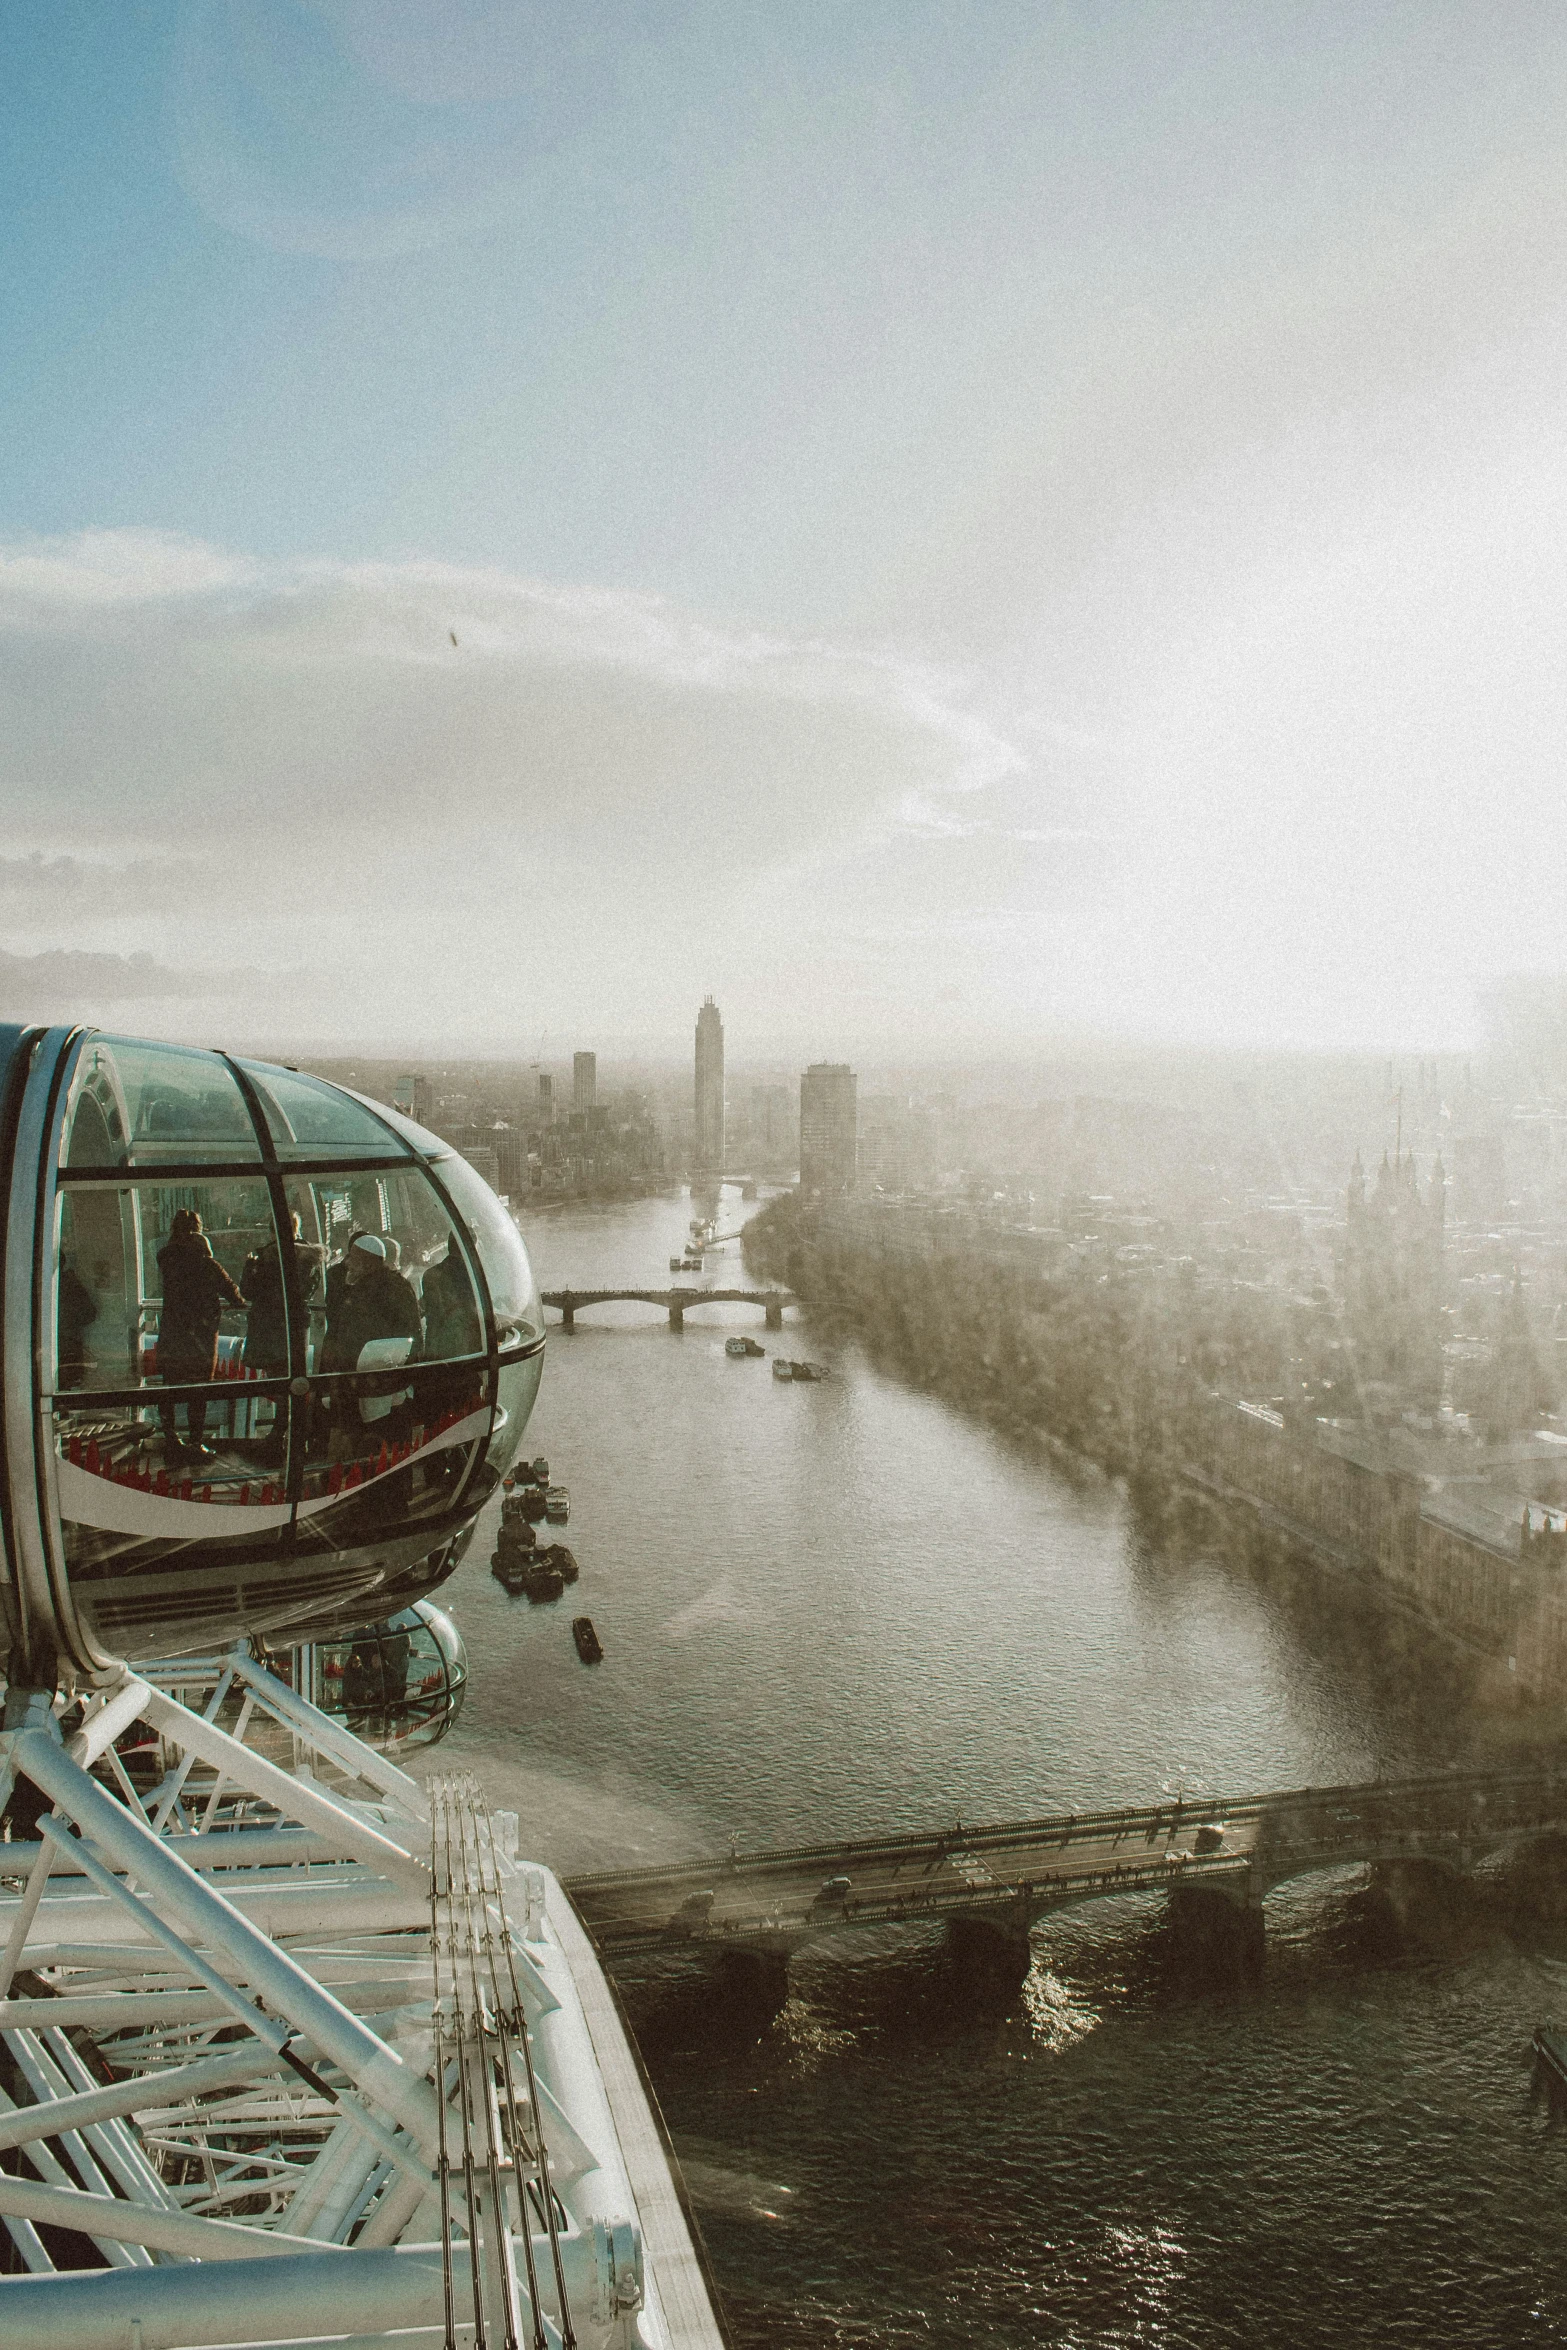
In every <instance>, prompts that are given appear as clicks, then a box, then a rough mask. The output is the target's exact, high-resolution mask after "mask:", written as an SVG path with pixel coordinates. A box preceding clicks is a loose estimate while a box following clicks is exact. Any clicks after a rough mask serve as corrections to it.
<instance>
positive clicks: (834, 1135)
mask: <svg viewBox="0 0 1567 2350" xmlns="http://www.w3.org/2000/svg"><path fill="white" fill-rule="evenodd" d="M858 1093H859V1080H858V1079H857V1078H856V1076H855V1074H854V1071H853V1070H852V1069H851V1068H850V1067H849V1065H848V1063H847V1062H846V1061H813V1062H812V1064H811V1066H810V1068H809V1069H807V1070H806V1072H805V1075H804V1076H803V1077H802V1078H801V1079H800V1196H801V1198H802V1199H833V1198H841V1197H842V1196H843V1194H844V1193H845V1192H850V1191H852V1190H853V1189H854V1177H855V1160H856V1154H857V1151H858V1147H859V1102H858Z"/></svg>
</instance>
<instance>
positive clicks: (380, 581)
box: [0, 532, 1029, 1039]
mask: <svg viewBox="0 0 1567 2350" xmlns="http://www.w3.org/2000/svg"><path fill="white" fill-rule="evenodd" d="M0 680H3V684H4V690H5V693H6V699H7V707H8V737H7V744H6V750H5V763H4V776H3V783H0V810H3V813H4V816H5V819H6V826H7V834H6V837H7V844H8V848H9V851H10V854H9V855H8V856H7V857H6V858H5V859H4V860H0V904H4V906H5V907H6V909H7V911H8V914H10V915H11V916H12V917H13V920H12V943H13V946H17V947H26V948H29V949H31V950H32V951H33V952H34V953H37V952H40V951H42V950H44V949H47V948H56V947H67V946H69V947H71V948H75V949H81V950H91V951H94V952H97V953H100V954H110V955H118V956H122V957H123V956H127V955H131V954H152V955H155V956H157V957H160V958H163V959H164V960H165V961H166V962H167V963H168V965H169V967H170V968H171V969H172V968H182V967H185V966H187V965H188V966H189V967H190V968H193V969H194V968H197V967H199V968H200V969H201V970H203V971H204V972H205V973H207V974H209V975H211V974H214V973H216V974H219V975H220V976H221V974H223V973H224V972H226V971H234V970H238V969H245V970H251V969H261V970H271V971H272V972H274V973H276V974H278V975H279V977H278V987H279V991H280V992H279V993H278V995H277V997H276V999H275V1001H274V1002H273V1004H272V1005H271V1006H270V1007H269V1011H268V1018H269V1020H275V1019H276V1018H277V1017H280V1016H283V1015H287V1016H289V1017H306V1018H307V1019H308V1021H309V1023H310V1024H311V1028H312V1033H319V1034H322V1035H330V1034H333V1033H339V1034H343V1033H347V1034H354V1035H357V1036H363V1035H365V1034H367V1033H372V1032H375V1033H380V1032H384V1031H386V1030H387V1029H389V1028H390V1029H397V1030H401V1031H403V1032H406V1029H407V1024H408V1022H409V1021H410V1020H411V1019H415V1018H417V1019H419V1020H422V1021H425V1022H427V1023H429V1024H430V1028H431V1029H439V1030H440V1031H442V1032H446V1033H450V1034H453V1035H466V1036H468V1037H469V1038H473V1039H478V1038H481V1037H489V1038H498V1037H504V1036H506V1035H508V1034H511V1033H513V1031H514V1027H515V1023H516V1022H517V1021H518V1020H519V1019H526V1020H527V1021H528V1022H530V1023H536V1021H537V1019H538V1017H539V1016H540V1007H543V1016H545V1017H562V1018H564V1017H568V1016H570V1015H571V1014H572V1013H573V1012H576V1013H578V1014H579V1015H580V1016H583V1017H590V1018H594V1019H598V1020H601V1021H602V1020H606V1019H611V1018H612V1019H613V1020H614V1024H615V1025H616V1026H617V1028H620V1029H622V1030H623V1029H624V1028H625V1026H626V1008H627V1002H628V999H629V1001H631V1002H633V1003H635V1004H637V1005H639V1006H640V1007H642V1009H643V1010H644V1011H645V1012H646V1014H647V1015H648V1016H649V1017H650V1018H651V1019H653V1020H654V1021H656V1022H659V1023H661V1022H662V1021H663V1020H664V1019H665V1018H667V1017H674V1016H678V1017H679V1018H680V1019H681V1020H682V1022H683V1020H684V1017H685V1014H686V1011H687V1009H688V999H689V998H691V997H692V995H693V991H695V992H696V993H697V994H700V992H701V990H702V988H703V987H705V986H706V985H707V984H710V983H711V982H712V980H713V979H714V978H715V977H716V976H718V975H719V972H718V971H715V966H719V967H722V966H725V965H726V964H727V965H734V964H737V963H738V964H740V965H741V966H742V967H743V965H744V962H745V960H746V959H747V958H749V960H750V962H751V963H752V965H753V966H754V965H755V964H756V962H757V960H758V958H759V957H760V958H762V959H764V960H765V961H766V963H767V973H766V976H765V977H762V976H760V975H758V974H754V973H753V976H757V977H758V983H759V986H760V988H761V990H762V991H763V992H766V991H767V990H769V989H771V988H772V987H774V986H775V985H776V984H777V981H778V977H779V974H780V972H782V973H783V974H784V975H785V977H786V979H787V976H788V974H789V970H790V965H791V962H792V960H793V957H792V944H791V925H794V926H795V935H797V934H798V927H797V926H798V924H799V922H800V921H801V920H802V919H803V918H804V917H806V916H807V915H810V914H812V913H813V911H814V910H815V909H816V908H817V907H818V905H819V903H820V902H821V901H822V899H823V897H824V895H825V894H830V892H829V891H828V890H827V877H830V876H832V875H833V874H835V873H844V874H847V873H852V872H854V871H856V870H858V869H859V867H860V866H861V865H862V864H863V862H864V861H865V860H866V859H867V858H870V859H872V860H874V859H875V858H876V857H877V856H878V855H880V854H881V853H883V852H884V851H885V850H886V849H887V847H888V846H889V844H895V843H896V842H897V841H898V840H899V839H900V838H902V837H905V836H907V837H909V838H911V839H912V838H914V837H916V836H917V835H920V834H922V833H926V832H929V831H930V830H932V829H933V828H934V829H936V830H938V831H939V830H940V829H941V811H942V810H943V809H944V808H945V807H947V806H949V805H951V806H953V807H955V808H957V809H959V810H961V812H962V813H961V824H962V826H964V827H977V828H979V829H983V828H984V827H985V825H986V824H987V823H988V822H989V821H990V819H989V816H988V814H987V810H988V808H989V806H990V803H991V802H992V801H993V800H994V799H995V798H996V796H997V795H999V794H1006V795H1009V797H1008V803H1007V804H1008V811H1009V813H1008V821H1009V822H1011V821H1012V815H1013V803H1014V802H1015V800H1016V797H1017V795H1018V794H1019V793H1023V794H1024V795H1025V796H1026V794H1027V792H1028V788H1029V784H1028V771H1027V762H1026V760H1025V758H1024V756H1023V754H1022V753H1020V751H1019V750H1018V749H1017V748H1016V746H1015V745H1014V744H1013V743H1012V741H1011V740H1010V739H1009V737H1008V735H1007V733H1006V732H1005V730H1004V729H1003V728H1001V727H999V726H998V725H996V724H995V723H994V722H993V721H992V720H990V719H989V718H988V717H987V716H986V715H985V713H984V712H983V711H982V710H980V709H978V708H977V707H976V706H975V705H974V703H973V702H972V700H971V699H970V697H969V696H968V694H967V692H966V690H965V686H964V682H963V680H962V679H961V678H960V677H958V676H957V675H956V674H954V673H951V672H948V671H943V670H939V669H937V668H935V667H934V666H930V665H926V664H922V663H920V662H918V661H915V660H911V659H908V658H905V657H902V656H900V655H898V654H896V653H895V652H891V651H888V650H886V649H884V648H870V649H865V650H861V649H855V648H849V647H843V646H838V645H834V644H831V643H828V642H824V641H820V640H813V639H808V638H787V637H784V636H782V635H779V634H776V633H772V634H769V633H763V632H759V631H754V630H749V631H748V630H739V629H724V628H721V627H718V626H716V625H714V624H712V623H711V622H708V621H705V620H703V619H701V618H699V617H697V616H694V615H691V614H689V613H685V612H682V611H680V610H679V609H678V608H676V607H675V606H673V605H671V604H668V603H666V602H663V601H661V600H659V599H657V598H652V597H639V596H633V595H625V594H616V593H609V592H605V591H601V590H596V589H587V588H572V587H562V586H557V585H552V584H549V583H545V582H539V581H530V580H525V579H520V578H517V577H515V576H512V575H510V574H507V573H504V572H501V571H497V570H481V569H473V568H462V567H457V566H453V565H449V564H439V563H432V562H408V563H402V564H388V563H377V564H343V563H334V562H328V561H313V562H302V563H295V564H288V565H270V566H269V565H264V564H260V563H256V562H253V561H251V560H249V559H247V558H245V557H243V556H238V555H233V554H230V553H228V552H226V551H224V550H222V549H219V548H213V547H208V546H202V545H199V544H194V543H191V542H188V541H183V540H180V539H177V538H172V537H169V536H166V535H163V534H156V533H144V532H135V533H132V532H127V533H117V532H93V533H88V534H84V535H82V536H80V537H77V538H72V539H62V540H53V541H42V542H31V543H27V544H24V545H18V546H11V547H0ZM849 918H850V919H851V921H852V919H853V913H852V909H849ZM290 974H292V976H289V975H290ZM230 992H233V991H232V990H231V991H230ZM798 992H799V993H800V994H801V995H802V996H804V995H807V994H808V993H809V989H808V987H800V988H799V989H798Z"/></svg>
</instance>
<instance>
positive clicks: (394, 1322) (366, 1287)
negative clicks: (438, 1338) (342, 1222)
mask: <svg viewBox="0 0 1567 2350" xmlns="http://www.w3.org/2000/svg"><path fill="white" fill-rule="evenodd" d="M326 1317H327V1318H326V1343H325V1345H324V1346H323V1348H322V1353H321V1368H322V1369H323V1370H324V1371H353V1370H357V1368H358V1365H359V1356H360V1352H361V1349H362V1348H364V1347H365V1346H367V1345H368V1344H369V1342H370V1341H371V1339H373V1338H410V1339H412V1340H413V1347H412V1348H411V1349H410V1352H411V1353H412V1352H417V1349H418V1345H419V1341H420V1339H421V1337H422V1336H423V1334H424V1324H423V1322H422V1320H421V1318H420V1313H419V1300H418V1298H417V1297H416V1296H415V1295H414V1292H413V1286H412V1284H411V1283H410V1282H408V1281H406V1280H405V1279H404V1277H403V1275H402V1274H401V1273H399V1272H398V1271H397V1270H396V1269H395V1268H394V1267H393V1266H392V1265H391V1264H390V1263H389V1262H388V1260H387V1254H386V1243H385V1241H384V1240H383V1239H382V1238H381V1236H380V1234H379V1233H378V1232H360V1233H356V1234H355V1236H354V1238H353V1240H352V1241H351V1242H350V1243H349V1246H348V1251H347V1254H346V1255H345V1257H344V1259H343V1262H342V1264H341V1265H337V1266H334V1267H333V1269H332V1272H331V1273H329V1274H328V1276H327V1295H326ZM371 1392H374V1390H372V1391H371ZM355 1395H356V1390H354V1389H352V1388H349V1389H348V1390H347V1391H346V1392H340V1393H339V1395H338V1396H336V1397H334V1399H333V1404H332V1412H333V1422H334V1426H335V1428H336V1431H337V1437H338V1444H339V1446H341V1445H347V1447H348V1449H350V1450H352V1449H354V1448H355V1445H356V1444H357V1441H358V1438H359V1435H360V1430H361V1419H360V1414H359V1411H358V1408H357V1404H356V1401H355ZM335 1449H338V1446H334V1450H335Z"/></svg>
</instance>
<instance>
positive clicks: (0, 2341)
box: [0, 2181, 636, 2350]
mask: <svg viewBox="0 0 1567 2350" xmlns="http://www.w3.org/2000/svg"><path fill="white" fill-rule="evenodd" d="M6 2183H7V2184H14V2183H15V2182H11V2181H8V2182H6ZM193 2224H195V2225H200V2226H205V2227H220V2226H223V2225H224V2224H225V2223H224V2222H221V2221H216V2220H206V2221H200V2222H195V2223H193ZM233 2232H234V2233H235V2234H238V2235H244V2234H246V2233H252V2234H253V2233H254V2231H247V2230H245V2229H242V2228H240V2229H234V2230H233ZM630 2238H631V2231H629V2230H627V2229H624V2228H621V2229H616V2230H615V2231H614V2234H613V2236H612V2234H611V2231H610V2230H609V2229H608V2228H606V2227H605V2226H604V2225H603V2224H602V2223H601V2222H600V2223H595V2224H594V2225H593V2226H591V2227H590V2228H588V2229H587V2230H586V2231H585V2232H584V2233H583V2234H582V2235H580V2236H571V2237H568V2238H567V2239H566V2241H565V2242H564V2243H563V2244H562V2246H561V2252H562V2255H563V2259H564V2265H565V2272H566V2287H567V2292H568V2295H569V2298H570V2302H571V2311H572V2316H573V2318H574V2319H575V2320H576V2323H577V2328H578V2333H577V2338H578V2340H579V2342H582V2343H584V2344H587V2343H589V2342H591V2343H593V2344H595V2345H597V2344H602V2343H605V2342H608V2341H614V2342H617V2343H618V2342H620V2341H623V2340H625V2339H627V2338H634V2337H628V2336H627V2335H622V2334H620V2333H619V2332H618V2331H617V2332H614V2333H612V2332H611V2331H610V2328H611V2326H612V2325H613V2322H614V2316H615V2311H616V2306H617V2293H616V2287H617V2283H618V2282H619V2280H620V2279H621V2278H622V2277H624V2275H625V2274H626V2273H627V2264H628V2261H629V2260H631V2259H633V2258H635V2257H636V2254H635V2248H634V2246H633V2244H632V2243H631V2240H630ZM616 2239H623V2240H622V2241H617V2240H616ZM277 2241H278V2239H277V2238H275V2237H274V2238H273V2242H274V2243H277ZM540 2244H541V2249H542V2240H540ZM284 2249H286V2251H287V2253H288V2255H289V2256H288V2257H287V2258H283V2259H273V2260H268V2261H266V2262H265V2263H263V2262H262V2261H259V2260H257V2261H254V2262H252V2263H251V2264H249V2265H248V2266H247V2267H244V2268H235V2267H227V2268H225V2269H215V2268H213V2267H212V2266H209V2265H208V2263H207V2262H206V2261H203V2262H201V2263H200V2264H198V2265H196V2266H192V2267H189V2268H160V2269H150V2270H116V2271H114V2272H112V2273H108V2274H106V2273H104V2272H103V2271H101V2270H100V2271H98V2272H96V2273H94V2272H86V2273H82V2272H78V2273H76V2274H74V2275H70V2276H61V2277H52V2276H51V2277H40V2278H38V2279H37V2280H36V2282H35V2281H34V2280H32V2279H30V2278H26V2277H15V2278H12V2279H9V2280H8V2281H7V2282H6V2283H5V2284H3V2285H0V2350H127V2345H128V2344H130V2343H132V2342H135V2341H136V2340H137V2339H138V2338H139V2339H140V2342H141V2345H142V2350H178V2346H179V2345H184V2344H188V2343H192V2342H224V2343H233V2344H242V2343H258V2344H259V2343H269V2344H276V2343H281V2342H309V2343H317V2342H320V2341H322V2340H323V2339H324V2338H325V2339H331V2338H333V2337H336V2338H338V2339H341V2337H342V2336H343V2335H344V2334H345V2333H346V2334H348V2335H349V2336H350V2337H351V2338H359V2339H365V2338H368V2339H370V2340H378V2339H379V2338H380V2337H381V2336H382V2335H383V2334H386V2335H391V2336H393V2337H394V2338H395V2339H396V2340H397V2341H399V2342H402V2341H405V2340H409V2341H414V2340H418V2339H419V2338H420V2336H419V2333H418V2332H416V2331H415V2329H423V2328H427V2327H433V2328H436V2329H439V2330H438V2331H437V2332H436V2334H435V2336H434V2339H435V2340H436V2341H437V2342H438V2341H440V2340H442V2339H443V2338H444V2327H445V2316H444V2302H445V2286H444V2281H443V2278H442V2271H441V2248H440V2246H439V2245H438V2244H399V2245H395V2246H389V2247H387V2248H385V2249H382V2250H378V2251H370V2252H366V2251H362V2250H360V2249H359V2248H358V2247H355V2249H353V2250H352V2251H345V2250H338V2251H333V2250H330V2249H328V2248H326V2247H324V2246H322V2245H319V2244H311V2245H307V2246H304V2247H302V2248H301V2247H300V2246H298V2245H293V2246H286V2247H284ZM451 2264H452V2288H453V2293H454V2297H455V2298H456V2301H457V2306H458V2309H459V2310H468V2311H471V2310H472V2307H473V2286H472V2282H471V2274H472V2272H471V2268H470V2264H469V2257H468V2247H467V2245H466V2244H462V2243H456V2244H453V2245H452V2247H451ZM144 2280H145V2282H144ZM518 2282H519V2285H520V2284H521V2279H520V2278H519V2280H518ZM543 2298H544V2304H545V2306H544V2318H545V2329H546V2339H547V2340H548V2341H549V2342H550V2343H551V2345H552V2346H553V2345H555V2344H556V2343H558V2342H559V2339H560V2335H559V2333H558V2331H557V2327H556V2321H555V2308H554V2297H553V2294H552V2293H551V2292H549V2291H548V2289H546V2293H545V2295H544V2297H543ZM621 2305H622V2306H625V2304H624V2303H622V2304H621ZM524 2306H526V2299H525V2296H524ZM13 2311H14V2314H12V2312H13ZM595 2318H596V2320H597V2322H594V2320H595ZM584 2320H586V2321H587V2330H586V2331H584V2330H583V2329H584ZM470 2327H471V2318H460V2319H459V2328H460V2334H461V2338H462V2339H463V2340H465V2341H466V2340H470V2339H471V2332H470ZM133 2329H136V2330H135V2331H133Z"/></svg>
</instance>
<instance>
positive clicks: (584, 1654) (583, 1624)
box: [571, 1616, 604, 1665]
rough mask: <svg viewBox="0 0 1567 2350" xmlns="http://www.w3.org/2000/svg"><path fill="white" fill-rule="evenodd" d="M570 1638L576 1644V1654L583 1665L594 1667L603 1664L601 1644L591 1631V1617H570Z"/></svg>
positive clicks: (592, 1630) (595, 1634) (596, 1635)
mask: <svg viewBox="0 0 1567 2350" xmlns="http://www.w3.org/2000/svg"><path fill="white" fill-rule="evenodd" d="M571 1637H572V1639H573V1640H574V1641H575V1642H576V1644H577V1654H578V1656H580V1657H581V1659H582V1661H583V1663H584V1664H585V1665H596V1664H600V1663H602V1662H603V1657H604V1647H603V1643H602V1641H601V1640H600V1639H599V1636H598V1634H597V1632H595V1631H594V1629H593V1618H592V1617H591V1616H573V1617H572V1619H571Z"/></svg>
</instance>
